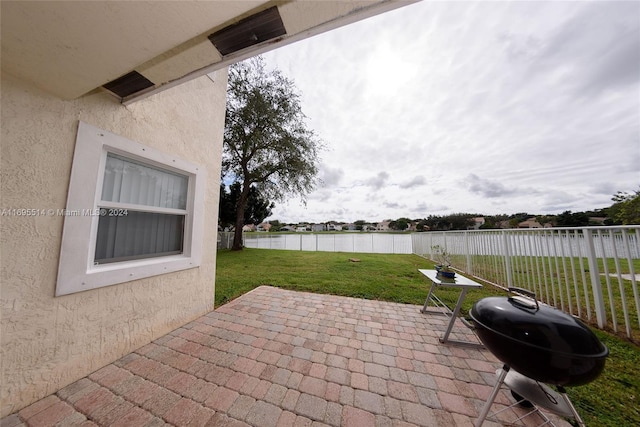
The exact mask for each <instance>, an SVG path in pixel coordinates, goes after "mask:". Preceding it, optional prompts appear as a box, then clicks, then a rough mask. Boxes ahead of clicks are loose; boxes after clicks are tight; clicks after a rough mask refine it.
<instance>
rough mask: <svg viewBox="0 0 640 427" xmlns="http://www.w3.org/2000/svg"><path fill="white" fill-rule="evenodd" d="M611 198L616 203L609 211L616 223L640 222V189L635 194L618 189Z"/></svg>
mask: <svg viewBox="0 0 640 427" xmlns="http://www.w3.org/2000/svg"><path fill="white" fill-rule="evenodd" d="M611 200H613V201H614V204H613V205H612V206H611V207H610V208H609V209H608V210H607V212H608V215H609V217H610V218H611V219H612V220H613V222H614V224H623V225H629V224H640V190H637V191H635V192H634V194H629V193H626V192H625V193H623V192H621V191H618V192H617V193H616V194H615V195H614V196H613V197H612V198H611Z"/></svg>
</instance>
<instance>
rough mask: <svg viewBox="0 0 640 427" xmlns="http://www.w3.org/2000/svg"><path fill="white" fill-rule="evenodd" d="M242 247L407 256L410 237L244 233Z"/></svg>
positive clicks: (378, 234) (391, 235) (410, 251)
mask: <svg viewBox="0 0 640 427" xmlns="http://www.w3.org/2000/svg"><path fill="white" fill-rule="evenodd" d="M244 246H246V247H247V248H260V249H286V250H294V251H320V252H353V253H371V254H410V253H412V252H413V250H412V248H411V235H410V234H393V233H358V232H356V233H317V234H316V233H295V234H269V233H245V234H244Z"/></svg>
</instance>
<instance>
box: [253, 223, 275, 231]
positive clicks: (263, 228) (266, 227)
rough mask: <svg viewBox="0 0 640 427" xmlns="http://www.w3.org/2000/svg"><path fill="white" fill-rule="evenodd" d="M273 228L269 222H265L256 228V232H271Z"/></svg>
mask: <svg viewBox="0 0 640 427" xmlns="http://www.w3.org/2000/svg"><path fill="white" fill-rule="evenodd" d="M271 227H272V226H271V224H269V223H268V222H263V223H262V224H258V226H257V227H256V231H266V232H269V230H271Z"/></svg>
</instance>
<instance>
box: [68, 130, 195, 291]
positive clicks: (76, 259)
mask: <svg viewBox="0 0 640 427" xmlns="http://www.w3.org/2000/svg"><path fill="white" fill-rule="evenodd" d="M204 181H205V172H204V169H203V168H201V167H199V166H197V165H194V164H191V163H188V162H185V161H184V160H181V159H177V158H173V157H172V156H169V155H168V154H166V153H162V152H160V151H157V150H155V149H152V148H150V147H147V146H144V145H142V144H139V143H136V142H133V141H130V140H128V139H126V138H123V137H121V136H118V135H115V134H112V133H109V132H106V131H104V130H101V129H98V128H96V127H93V126H91V125H88V124H86V123H83V122H80V125H79V127H78V136H77V138H76V149H75V153H74V162H73V166H72V170H71V182H70V185H69V195H68V199H67V208H66V209H65V210H64V211H61V212H59V214H61V215H64V216H65V219H64V229H63V235H62V246H61V251H60V265H59V269H58V281H57V284H56V295H65V294H69V293H74V292H79V291H83V290H88V289H94V288H98V287H102V286H108V285H113V284H116V283H123V282H127V281H131V280H136V279H141V278H144V277H150V276H155V275H158V274H163V273H169V272H174V271H179V270H184V269H187V268H194V267H198V266H199V265H200V259H201V248H202V227H203V225H202V222H203V212H202V205H203V199H204Z"/></svg>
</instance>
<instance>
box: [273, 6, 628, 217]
mask: <svg viewBox="0 0 640 427" xmlns="http://www.w3.org/2000/svg"><path fill="white" fill-rule="evenodd" d="M639 52H640V3H638V2H482V3H481V2H478V3H476V2H428V1H423V2H420V3H417V4H414V5H411V6H407V7H404V8H401V9H399V10H396V11H393V12H390V13H386V14H383V15H380V16H377V17H373V18H370V19H367V20H365V21H363V22H359V23H356V24H352V25H349V26H347V27H344V28H341V29H338V30H335V31H331V32H327V33H325V34H322V35H319V36H316V37H314V38H311V39H308V40H305V41H302V42H298V43H295V44H293V45H290V46H287V47H284V48H280V49H278V50H276V51H274V52H271V53H269V54H267V55H265V58H266V59H267V63H268V64H271V65H273V66H277V67H278V68H280V69H281V70H282V71H283V72H284V73H285V74H286V75H287V76H288V77H290V78H292V79H293V80H294V82H295V84H296V86H297V87H298V89H300V91H301V92H302V98H301V99H302V107H303V111H304V112H305V114H306V115H307V116H308V118H309V121H308V124H309V126H310V127H311V128H312V129H313V130H314V131H316V132H317V133H318V135H319V136H320V138H321V139H322V140H323V141H324V142H325V143H326V144H327V146H328V148H329V151H328V152H327V153H326V154H325V155H323V159H324V163H323V165H322V166H321V175H320V178H322V179H323V180H324V182H325V183H324V186H323V187H321V188H319V189H318V190H317V191H318V194H311V195H309V198H308V204H307V207H306V208H304V207H303V206H301V205H300V204H299V203H297V202H296V201H294V200H292V201H289V202H288V203H285V204H283V205H281V206H277V207H276V209H274V214H273V218H277V219H280V220H282V221H287V222H296V221H302V220H308V221H324V220H329V219H335V220H344V221H354V220H355V219H366V220H370V221H379V220H381V219H383V218H399V217H403V216H415V217H424V216H428V215H430V214H435V215H442V214H446V213H453V212H472V213H484V214H497V213H515V212H530V213H559V212H562V211H564V210H572V211H581V210H588V209H595V208H601V207H606V206H609V205H610V204H611V200H610V199H611V196H612V195H613V194H614V193H615V192H616V191H633V190H636V189H637V188H638V186H639V185H640V172H639V168H638V164H640V118H639V117H640V96H639V93H640V53H639Z"/></svg>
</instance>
